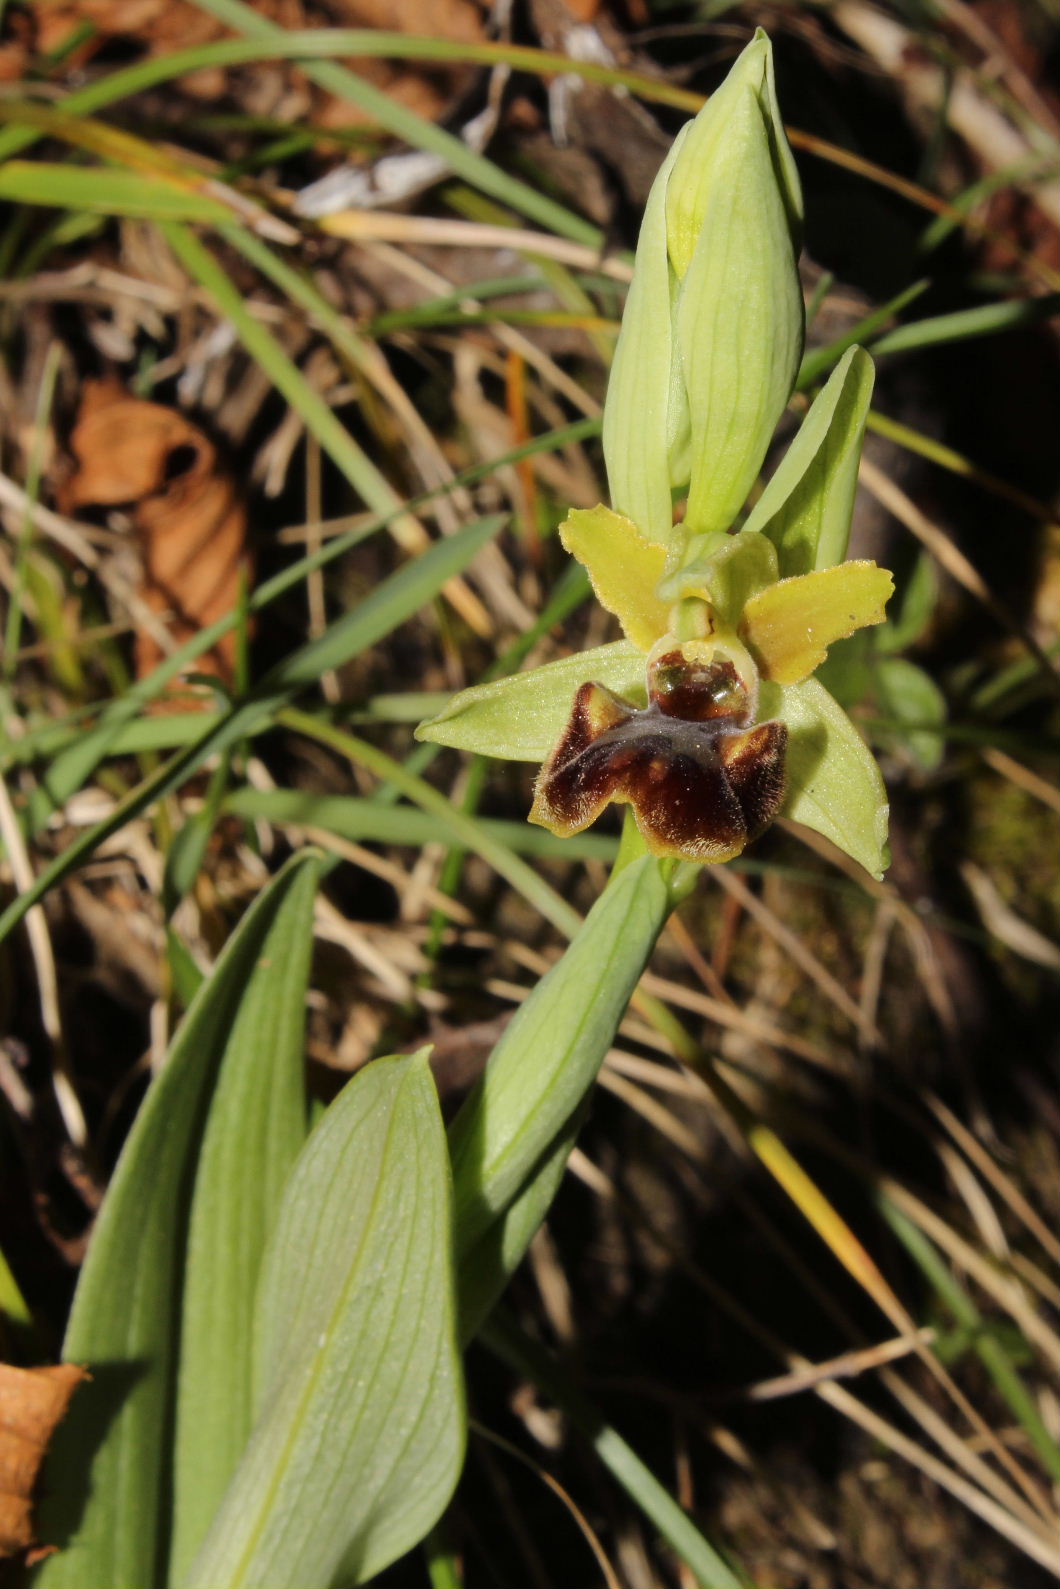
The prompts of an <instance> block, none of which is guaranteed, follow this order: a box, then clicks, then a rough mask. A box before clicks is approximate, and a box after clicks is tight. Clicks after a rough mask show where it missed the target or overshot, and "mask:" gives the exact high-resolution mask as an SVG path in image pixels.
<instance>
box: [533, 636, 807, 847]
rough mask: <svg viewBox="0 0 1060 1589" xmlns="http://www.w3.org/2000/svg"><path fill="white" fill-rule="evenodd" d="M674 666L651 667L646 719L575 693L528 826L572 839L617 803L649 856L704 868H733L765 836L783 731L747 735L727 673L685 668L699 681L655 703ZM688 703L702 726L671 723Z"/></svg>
mask: <svg viewBox="0 0 1060 1589" xmlns="http://www.w3.org/2000/svg"><path fill="white" fill-rule="evenodd" d="M681 663H682V659H681V656H680V653H679V652H675V653H673V654H672V656H670V655H668V656H667V657H664V658H663V659H662V661H661V663H660V664H657V666H656V668H655V669H653V678H652V699H651V703H650V705H648V706H647V707H646V708H644V709H641V710H638V709H637V708H636V707H634V706H632V705H630V703H629V702H628V701H623V700H622V699H621V698H620V697H619V696H617V695H614V694H612V693H611V691H610V690H607V689H605V688H604V686H603V685H600V684H583V685H582V686H581V688H580V689H579V690H578V693H577V695H576V696H575V698H574V706H573V709H572V711H571V716H570V721H569V722H568V724H567V727H566V730H565V731H564V734H563V737H562V739H561V740H560V742H559V744H558V745H557V746H556V749H555V750H554V752H553V753H552V755H551V756H550V758H549V760H548V761H547V762H546V764H545V766H544V767H543V768H542V769H541V773H540V775H539V777H538V780H537V787H536V789H535V792H534V804H533V808H532V810H531V812H530V820H531V821H533V822H538V823H540V824H541V825H542V826H544V827H547V828H551V830H552V831H553V832H554V833H560V834H571V833H579V832H581V830H582V829H583V828H586V827H588V826H589V824H590V823H591V822H594V821H595V820H596V818H597V817H598V816H599V814H600V812H601V811H602V810H603V808H604V807H605V806H606V805H607V803H608V802H609V801H611V800H614V801H618V802H620V803H622V802H624V803H628V804H630V805H632V806H633V810H634V813H635V815H636V818H637V824H638V826H639V828H640V830H641V833H642V834H643V836H644V839H645V842H646V843H647V845H648V848H649V849H650V850H651V851H652V852H653V853H655V854H657V855H680V856H685V857H687V858H688V859H690V860H697V861H704V862H717V861H727V860H731V859H732V857H733V856H735V855H739V854H740V852H741V850H743V848H744V846H745V845H746V844H747V843H748V842H749V841H750V840H751V839H753V838H756V837H757V836H758V834H759V833H761V832H762V831H763V830H764V829H765V828H766V827H768V825H769V823H770V822H771V821H772V820H773V818H774V817H775V816H776V814H777V811H778V810H779V808H780V803H781V800H782V799H783V795H784V751H785V747H786V745H787V729H786V727H785V726H784V724H783V723H761V724H759V725H758V726H757V727H756V728H746V727H745V726H744V724H745V722H746V717H747V715H748V707H747V702H748V695H747V691H746V689H745V688H744V686H743V685H742V684H741V682H740V680H739V679H738V678H737V676H736V671H735V669H734V668H733V667H732V664H731V663H729V662H720V663H714V664H710V665H708V666H704V665H703V664H700V663H694V664H691V665H690V666H689V669H688V671H690V672H692V673H693V674H695V677H694V678H692V679H691V680H685V681H684V682H682V681H681V680H680V679H678V678H673V679H672V680H671V679H670V678H669V677H668V678H667V679H665V680H664V683H663V691H662V694H663V698H662V699H660V697H659V694H658V693H656V688H655V686H656V682H657V679H658V674H659V670H660V669H662V670H663V671H664V673H665V674H667V675H671V674H676V673H677V671H678V668H679V666H680V665H681ZM668 684H672V687H669V688H668V687H667V685H668ZM686 700H688V701H690V703H691V705H692V707H693V709H694V710H696V711H697V712H699V713H700V714H701V715H699V716H695V717H691V718H684V717H681V716H679V715H677V713H676V712H675V711H674V706H675V705H676V704H677V703H684V702H685V701H686ZM664 702H665V704H664Z"/></svg>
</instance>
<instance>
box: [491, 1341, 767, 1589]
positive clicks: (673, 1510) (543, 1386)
mask: <svg viewBox="0 0 1060 1589" xmlns="http://www.w3.org/2000/svg"><path fill="white" fill-rule="evenodd" d="M483 1341H484V1343H485V1345H486V1346H488V1347H489V1349H490V1351H491V1352H493V1353H494V1354H495V1355H496V1356H497V1357H499V1358H500V1359H501V1360H502V1362H505V1363H507V1364H508V1365H509V1367H511V1368H514V1369H515V1370H516V1372H517V1373H519V1374H522V1375H525V1376H526V1377H527V1379H529V1380H530V1381H531V1383H532V1384H534V1385H536V1386H537V1387H538V1389H539V1390H541V1391H542V1392H543V1393H544V1394H545V1395H546V1396H547V1397H548V1398H549V1399H550V1400H551V1401H554V1402H555V1404H556V1406H557V1407H559V1408H561V1409H562V1411H563V1412H564V1413H565V1414H566V1415H567V1417H568V1418H569V1419H570V1421H571V1423H572V1424H573V1425H574V1427H575V1428H576V1429H577V1430H578V1432H579V1434H581V1435H583V1436H584V1437H585V1439H587V1440H588V1441H589V1443H590V1445H591V1446H592V1448H593V1450H594V1451H595V1452H596V1455H597V1456H598V1457H599V1458H600V1461H601V1462H602V1463H603V1464H604V1466H605V1467H606V1468H607V1469H608V1470H609V1471H610V1473H611V1474H612V1476H613V1477H614V1478H615V1479H617V1480H618V1482H619V1484H621V1486H622V1488H623V1489H624V1490H625V1492H626V1494H627V1495H628V1496H629V1497H630V1499H631V1500H632V1501H634V1502H635V1503H636V1505H637V1506H638V1507H639V1508H640V1510H641V1511H642V1512H643V1513H644V1515H645V1516H646V1517H648V1518H649V1519H650V1520H651V1522H652V1523H654V1525H655V1527H656V1528H657V1529H658V1530H659V1533H660V1534H661V1535H662V1537H663V1539H665V1540H666V1543H667V1544H668V1545H669V1546H670V1549H671V1550H672V1551H674V1553H675V1554H676V1555H677V1556H678V1557H679V1558H680V1559H681V1561H683V1562H684V1563H685V1565H686V1566H687V1567H688V1568H689V1569H690V1570H691V1572H692V1573H693V1574H694V1575H695V1579H696V1582H697V1583H698V1584H699V1585H700V1589H745V1586H746V1584H747V1582H748V1580H747V1579H746V1578H744V1577H743V1576H742V1575H740V1576H738V1575H737V1573H736V1572H734V1570H733V1569H732V1567H730V1566H729V1564H728V1562H726V1561H725V1560H724V1558H723V1557H721V1556H719V1554H718V1552H717V1551H716V1550H715V1549H714V1546H713V1545H711V1544H710V1543H709V1541H707V1540H706V1539H705V1538H704V1537H703V1535H702V1534H701V1533H700V1531H699V1529H698V1528H697V1527H696V1525H695V1524H694V1523H693V1521H692V1519H691V1518H690V1517H689V1516H688V1514H687V1512H685V1511H684V1510H683V1508H682V1507H680V1506H679V1505H678V1504H677V1502H676V1501H675V1500H674V1498H673V1496H672V1495H671V1494H670V1492H669V1491H668V1490H667V1488H666V1486H665V1485H663V1484H661V1483H660V1482H659V1480H658V1479H657V1478H656V1477H655V1475H654V1473H652V1472H651V1470H650V1468H648V1467H647V1466H646V1465H645V1464H644V1463H643V1462H642V1461H641V1459H640V1457H638V1456H637V1453H636V1452H635V1451H634V1450H633V1448H632V1447H631V1446H630V1445H628V1444H627V1442H626V1441H625V1440H623V1438H622V1436H621V1435H620V1434H619V1433H618V1431H617V1429H613V1428H612V1427H611V1425H610V1424H608V1423H607V1422H606V1420H605V1419H604V1417H603V1416H602V1414H601V1413H600V1412H598V1411H597V1409H596V1408H595V1407H594V1406H593V1405H592V1403H591V1402H589V1401H587V1400H586V1399H585V1397H584V1396H582V1395H581V1394H580V1392H579V1391H578V1390H577V1389H576V1388H575V1386H574V1385H573V1384H571V1383H570V1382H569V1381H568V1380H567V1378H566V1376H565V1375H564V1374H563V1372H562V1370H561V1369H560V1368H559V1366H558V1365H557V1364H556V1363H555V1362H554V1361H553V1360H552V1359H551V1358H550V1357H549V1355H548V1354H547V1352H546V1351H545V1350H544V1348H543V1347H541V1346H539V1345H538V1343H537V1342H536V1341H533V1340H531V1339H530V1337H529V1336H528V1335H527V1334H526V1333H525V1331H523V1330H522V1329H520V1327H519V1325H518V1324H516V1322H515V1320H514V1319H512V1318H510V1317H509V1316H508V1315H507V1314H504V1315H502V1316H501V1317H495V1318H494V1319H492V1320H491V1321H490V1323H489V1324H488V1325H487V1326H486V1328H485V1330H484V1332H483Z"/></svg>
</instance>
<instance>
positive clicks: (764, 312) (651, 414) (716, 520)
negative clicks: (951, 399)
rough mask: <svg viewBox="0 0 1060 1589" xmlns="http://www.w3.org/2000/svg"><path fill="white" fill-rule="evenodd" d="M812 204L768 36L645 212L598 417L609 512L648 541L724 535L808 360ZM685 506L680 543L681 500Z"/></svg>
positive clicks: (679, 143)
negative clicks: (803, 234)
mask: <svg viewBox="0 0 1060 1589" xmlns="http://www.w3.org/2000/svg"><path fill="white" fill-rule="evenodd" d="M801 221H802V195H801V191H800V188H799V180H798V175H797V173H796V170H795V163H794V160H793V158H792V154H791V150H790V148H789V147H788V142H787V139H786V137H785V135H784V128H783V124H782V123H781V120H780V113H779V110H778V108H777V99H776V88H775V86H774V81H773V55H772V49H771V47H770V43H769V40H768V38H767V37H766V35H765V34H764V33H763V32H761V30H759V32H758V33H756V35H755V37H754V38H753V39H752V41H751V43H750V44H749V45H748V46H747V48H746V49H745V50H744V52H743V54H742V55H741V56H740V58H739V60H738V61H737V62H736V64H735V66H734V67H733V69H732V71H731V72H730V73H729V75H728V77H727V78H726V80H725V82H724V83H723V84H722V86H721V87H720V88H719V89H718V90H717V92H716V93H715V94H714V95H713V97H712V98H711V100H710V102H709V103H708V104H707V105H706V106H705V107H704V109H703V110H702V111H701V112H700V113H699V115H698V116H697V117H696V119H695V121H693V122H690V123H689V124H688V126H686V127H685V128H683V129H682V131H681V132H680V133H679V134H678V137H677V139H676V140H675V142H674V145H673V148H672V149H671V151H670V153H669V155H668V157H667V159H666V161H665V162H664V164H663V166H662V168H661V170H660V171H659V174H658V176H657V177H656V179H655V182H654V184H653V186H652V191H651V194H650V196H649V198H648V204H647V208H646V210H645V213H644V223H643V225H642V227H641V233H640V239H639V242H638V245H637V259H636V267H635V270H634V276H633V282H632V285H631V287H630V291H629V298H628V300H627V304H626V311H625V315H624V316H623V321H622V332H621V335H620V336H619V339H618V345H617V347H616V349H615V359H614V364H613V366H612V370H611V380H610V384H609V386H608V392H607V403H606V406H605V409H604V456H605V459H606V462H607V474H608V481H609V483H610V488H611V501H612V506H613V507H614V508H615V509H616V510H617V511H618V512H619V513H622V514H625V515H626V517H628V518H630V519H632V520H633V522H634V523H635V524H637V525H638V526H639V528H640V529H641V531H642V532H643V534H644V535H645V536H647V538H648V539H649V540H653V541H658V542H666V541H669V540H671V539H672V538H673V537H674V536H675V535H676V534H677V533H680V534H681V536H682V537H683V536H684V535H686V534H691V533H703V532H710V531H718V530H725V529H727V528H728V527H729V526H730V525H731V524H732V522H733V520H734V519H735V517H736V515H737V513H738V512H739V510H740V508H741V507H742V506H743V503H744V501H745V499H746V497H747V493H748V491H749V490H750V488H751V485H752V484H753V482H754V480H755V478H756V476H757V474H758V471H759V469H760V468H761V465H762V460H763V458H764V457H765V453H766V448H767V447H768V445H769V442H770V439H771V438H772V435H773V431H774V429H775V428H776V424H777V421H778V419H779V418H780V415H781V413H782V412H783V410H784V407H785V405H786V403H787V401H788V398H789V397H790V395H791V391H792V387H793V385H794V382H795V376H796V372H797V370H798V367H799V360H800V358H801V356H802V342H803V332H804V317H803V307H802V292H801V288H800V285H799V275H798V269H797V265H796V256H797V253H798V249H799V245H800V228H801ZM675 490H676V491H679V492H683V491H685V490H687V492H688V506H687V509H686V515H685V522H684V524H683V526H682V527H681V530H680V532H677V531H675V530H674V528H673V512H672V500H673V492H674V491H675Z"/></svg>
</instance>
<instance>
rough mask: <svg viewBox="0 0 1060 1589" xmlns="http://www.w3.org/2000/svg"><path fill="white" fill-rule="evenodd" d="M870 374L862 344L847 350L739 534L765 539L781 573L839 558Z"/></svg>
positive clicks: (806, 570) (844, 549)
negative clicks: (771, 545)
mask: <svg viewBox="0 0 1060 1589" xmlns="http://www.w3.org/2000/svg"><path fill="white" fill-rule="evenodd" d="M873 380H874V368H873V363H872V360H871V359H870V358H869V356H868V354H867V353H866V352H865V350H864V348H849V349H848V350H847V352H846V353H844V355H843V357H842V358H841V359H840V361H839V363H838V364H837V365H836V367H835V369H834V370H833V371H832V374H831V375H830V376H829V378H828V381H827V383H826V384H825V386H824V387H823V388H822V390H821V391H820V392H819V393H818V395H817V397H816V399H815V400H814V403H813V405H812V407H811V408H810V411H809V413H808V414H807V415H806V418H805V419H804V420H803V422H802V425H801V426H800V427H799V431H798V434H797V435H796V437H795V439H794V441H793V442H792V443H791V446H790V447H789V448H788V450H787V452H786V453H785V454H784V457H783V458H782V460H781V462H780V464H779V465H778V467H777V470H776V473H775V474H774V475H773V477H772V479H771V480H770V481H769V484H768V485H767V486H766V488H765V490H764V491H763V492H762V495H761V496H760V497H759V499H758V501H757V502H756V503H755V506H754V508H753V509H752V510H751V512H750V514H749V515H748V517H747V522H746V523H745V525H744V527H743V533H744V534H746V533H747V532H748V531H749V530H761V531H762V533H763V534H765V535H767V536H768V537H769V539H770V540H771V541H772V542H773V543H774V545H775V546H776V548H777V553H778V556H779V558H780V572H781V575H782V576H784V577H785V578H787V577H788V576H790V575H793V574H809V573H811V572H812V571H813V570H814V569H818V568H831V567H832V566H833V564H835V563H841V562H842V561H843V559H844V558H845V557H846V553H847V542H848V541H849V539H850V520H851V516H852V514H853V511H854V493H855V490H856V489H857V482H858V464H859V462H860V460H861V443H862V439H863V437H864V434H865V417H866V415H867V414H868V411H869V403H870V401H871V399H872V385H873Z"/></svg>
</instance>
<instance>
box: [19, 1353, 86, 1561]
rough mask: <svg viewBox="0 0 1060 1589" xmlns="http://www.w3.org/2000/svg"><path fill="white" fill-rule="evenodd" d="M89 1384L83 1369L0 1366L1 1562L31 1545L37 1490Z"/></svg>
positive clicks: (70, 1364)
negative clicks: (59, 1432)
mask: <svg viewBox="0 0 1060 1589" xmlns="http://www.w3.org/2000/svg"><path fill="white" fill-rule="evenodd" d="M85 1378H87V1375H86V1373H85V1370H84V1369H83V1368H77V1367H75V1366H74V1365H73V1364H72V1363H59V1364H58V1365H56V1366H54V1367H50V1368H14V1367H12V1365H11V1364H10V1363H0V1556H15V1555H17V1554H18V1553H19V1552H20V1551H24V1550H28V1549H29V1548H30V1546H31V1545H32V1544H33V1515H32V1514H33V1487H34V1485H35V1484H36V1482H37V1474H38V1472H39V1470H40V1465H41V1463H42V1461H43V1460H44V1454H45V1452H46V1451H47V1449H48V1442H49V1441H50V1439H51V1437H52V1432H53V1430H54V1429H55V1426H56V1424H58V1423H59V1422H60V1420H61V1419H62V1418H63V1417H64V1416H65V1414H66V1409H67V1407H68V1406H69V1404H70V1398H71V1396H72V1395H73V1393H74V1391H75V1390H76V1389H77V1387H78V1385H79V1384H80V1382H81V1381H82V1380H83V1379H85Z"/></svg>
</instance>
